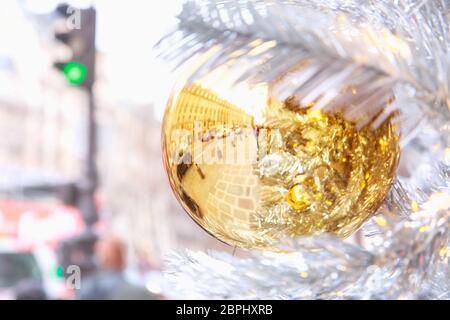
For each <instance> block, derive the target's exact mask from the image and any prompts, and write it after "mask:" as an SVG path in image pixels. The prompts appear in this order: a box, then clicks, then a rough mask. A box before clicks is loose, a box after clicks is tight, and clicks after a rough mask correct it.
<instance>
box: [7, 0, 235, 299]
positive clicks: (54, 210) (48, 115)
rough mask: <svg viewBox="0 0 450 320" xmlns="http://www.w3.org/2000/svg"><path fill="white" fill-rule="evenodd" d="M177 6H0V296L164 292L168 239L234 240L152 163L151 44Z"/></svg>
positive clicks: (158, 67) (14, 0) (160, 83)
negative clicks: (194, 210) (205, 225)
mask: <svg viewBox="0 0 450 320" xmlns="http://www.w3.org/2000/svg"><path fill="white" fill-rule="evenodd" d="M180 4H181V2H180V1H179V0H170V1H164V5H161V3H160V2H156V1H138V0H134V1H107V0H96V1H95V0H93V1H67V2H63V1H57V0H39V1H36V0H3V1H2V3H1V4H0V7H1V8H0V43H1V46H0V150H1V152H0V170H1V174H0V299H165V298H171V297H170V296H168V295H167V291H168V290H165V288H164V286H165V285H166V284H165V282H164V279H163V277H162V273H161V271H162V270H161V268H162V262H163V259H164V255H165V254H167V253H168V252H170V250H172V249H175V248H201V249H207V248H214V249H218V250H225V251H227V252H232V251H233V248H232V247H229V246H226V245H224V244H222V243H221V242H219V241H218V240H216V239H214V238H213V237H211V236H209V235H208V234H207V233H206V232H204V231H203V230H202V229H200V227H198V226H197V225H196V224H195V222H194V221H193V220H192V219H191V218H189V216H188V215H187V214H185V213H184V211H183V209H182V208H181V206H180V205H179V204H178V203H177V202H176V199H175V197H174V196H173V194H172V191H171V190H170V187H169V183H168V180H167V177H166V173H165V171H164V167H163V162H162V152H161V121H162V115H163V112H164V109H165V104H166V102H167V97H169V94H170V89H171V86H172V84H173V79H172V78H171V76H170V74H169V71H170V69H168V67H167V66H166V65H164V64H163V62H161V61H160V60H158V59H157V58H156V57H155V53H154V52H153V47H154V45H155V43H156V41H157V40H158V39H159V38H161V37H162V36H163V35H164V34H165V33H167V32H168V31H169V30H170V29H171V28H172V25H173V23H174V21H175V16H176V14H177V12H178V11H179V10H180ZM80 17H81V19H78V18H80ZM77 19H78V20H77ZM71 25H72V26H73V27H74V28H73V29H71V28H70V26H71ZM117 288H119V289H117ZM163 293H164V294H163Z"/></svg>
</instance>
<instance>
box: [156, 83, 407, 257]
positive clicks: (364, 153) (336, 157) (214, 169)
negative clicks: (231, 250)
mask: <svg viewBox="0 0 450 320" xmlns="http://www.w3.org/2000/svg"><path fill="white" fill-rule="evenodd" d="M260 89H261V88H260ZM236 90H237V91H236V92H226V91H223V90H222V92H221V90H220V88H215V87H214V86H211V87H210V88H208V87H207V85H204V84H199V83H197V84H193V85H189V86H185V87H183V88H182V89H181V90H180V91H179V92H176V93H175V94H174V95H173V96H172V98H171V101H170V103H169V105H168V108H167V110H166V114H165V118H164V124H163V149H164V163H165V167H166V170H167V172H168V175H169V179H170V184H171V186H172V188H173V190H174V192H175V195H176V197H177V198H178V200H179V202H180V203H181V204H182V206H183V207H184V209H185V210H186V211H187V212H188V214H189V215H190V216H191V217H192V218H193V219H194V220H195V221H196V222H197V223H198V224H199V225H200V226H202V227H203V228H204V229H205V230H206V231H208V232H209V233H211V234H212V235H213V236H215V237H217V238H218V239H220V240H222V241H224V242H226V243H228V244H230V245H236V246H239V247H245V248H258V249H270V248H272V244H273V242H274V241H276V240H277V239H280V238H281V237H284V236H286V235H288V236H300V235H307V234H311V233H315V232H331V233H334V234H337V235H339V236H343V237H346V236H348V235H350V234H351V233H352V232H354V231H355V230H356V229H357V228H358V227H359V226H360V225H361V224H362V223H363V222H364V221H366V220H367V219H368V218H369V217H370V216H371V215H373V214H374V213H375V211H376V210H377V209H378V208H379V206H380V205H381V203H382V201H383V199H384V197H385V196H386V194H387V192H388V190H389V188H390V185H391V183H392V181H393V178H394V176H395V170H396V167H397V163H398V158H399V145H398V135H397V132H396V128H395V126H394V125H393V124H392V123H391V118H388V119H387V120H385V121H384V122H383V123H382V124H381V125H379V126H378V127H377V128H376V129H373V128H372V126H371V125H370V123H368V124H366V125H364V126H362V127H361V128H359V127H358V125H357V124H356V122H355V121H356V120H354V121H350V120H347V119H348V118H347V117H345V118H344V116H343V113H342V112H335V113H331V112H328V111H327V112H325V111H321V110H315V109H314V104H310V105H307V106H302V105H300V104H299V102H298V101H297V99H296V98H294V97H288V98H287V99H284V100H283V101H279V100H278V99H276V98H274V97H272V96H271V95H270V90H269V89H267V88H262V89H261V90H259V91H258V90H256V91H255V90H253V91H252V90H248V91H247V93H245V92H243V91H242V92H241V91H239V90H238V89H236ZM349 90H351V91H352V92H353V93H354V91H355V90H356V89H355V88H349ZM251 92H253V93H255V92H256V93H255V94H254V96H253V98H255V97H256V98H255V99H253V100H252V99H251V98H252V95H251Z"/></svg>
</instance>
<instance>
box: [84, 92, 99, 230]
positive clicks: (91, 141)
mask: <svg viewBox="0 0 450 320" xmlns="http://www.w3.org/2000/svg"><path fill="white" fill-rule="evenodd" d="M86 92H87V95H88V110H87V141H86V142H87V150H86V159H85V165H84V170H83V177H82V180H81V183H80V184H81V185H80V209H81V211H82V213H83V216H84V220H85V223H86V226H87V227H90V226H92V225H93V224H94V223H95V222H96V221H97V206H96V203H95V190H96V189H97V185H98V173H97V164H96V161H95V160H96V156H97V121H96V112H95V109H96V108H95V97H94V93H93V91H92V87H89V88H88V89H87V90H86Z"/></svg>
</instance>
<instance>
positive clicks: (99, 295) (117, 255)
mask: <svg viewBox="0 0 450 320" xmlns="http://www.w3.org/2000/svg"><path fill="white" fill-rule="evenodd" d="M95 255H96V258H97V261H98V263H99V271H98V272H97V273H95V274H94V275H91V276H88V277H87V278H85V279H82V281H81V288H80V290H79V291H78V292H77V298H78V299H83V300H118V299H123V300H126V299H132V300H150V299H154V298H155V297H153V296H152V295H151V294H150V292H149V291H148V290H146V289H145V287H142V288H141V287H138V286H135V285H133V284H131V283H129V282H128V281H127V280H126V277H125V273H124V270H125V267H126V262H125V257H126V248H125V246H124V245H123V243H122V242H121V241H120V240H119V239H117V238H113V237H110V238H104V239H101V240H99V241H97V243H96V245H95Z"/></svg>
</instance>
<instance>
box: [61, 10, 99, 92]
mask: <svg viewBox="0 0 450 320" xmlns="http://www.w3.org/2000/svg"><path fill="white" fill-rule="evenodd" d="M55 14H56V16H57V17H58V19H59V21H61V20H62V21H63V22H65V23H62V24H60V25H59V26H62V28H59V29H57V30H55V34H54V36H55V40H57V41H59V42H60V43H63V44H64V45H65V46H67V47H68V48H69V49H70V52H71V57H70V59H67V60H64V61H57V62H55V63H54V66H55V67H56V68H57V69H58V70H60V71H61V72H62V74H63V75H64V77H65V79H66V80H67V82H68V83H69V84H71V85H74V86H81V87H83V88H85V89H88V90H90V89H92V86H93V83H94V78H95V53H96V50H95V23H96V12H95V9H94V8H88V9H76V8H73V7H70V6H69V5H67V4H62V5H59V6H58V8H57V9H56V12H55ZM74 20H76V21H75V22H76V23H70V22H71V21H72V22H73V21H74Z"/></svg>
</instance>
